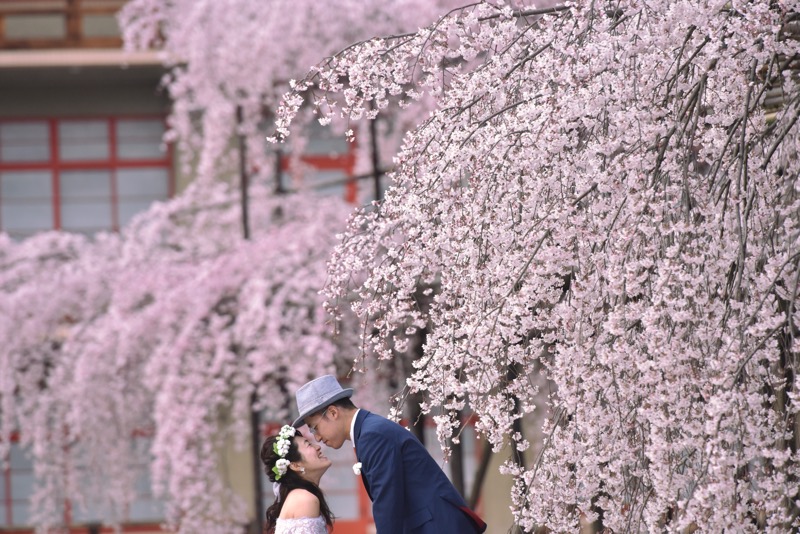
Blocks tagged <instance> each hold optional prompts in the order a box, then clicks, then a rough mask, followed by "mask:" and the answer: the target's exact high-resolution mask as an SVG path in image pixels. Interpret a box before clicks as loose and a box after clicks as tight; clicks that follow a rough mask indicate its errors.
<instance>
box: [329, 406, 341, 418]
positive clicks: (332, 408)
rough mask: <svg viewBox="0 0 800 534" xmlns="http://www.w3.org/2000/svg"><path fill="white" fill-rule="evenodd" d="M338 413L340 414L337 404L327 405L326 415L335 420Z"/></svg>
mask: <svg viewBox="0 0 800 534" xmlns="http://www.w3.org/2000/svg"><path fill="white" fill-rule="evenodd" d="M339 415H341V412H340V411H339V407H338V406H334V405H332V404H331V405H330V406H328V417H330V418H331V419H333V420H334V421H335V420H336V419H338V418H339Z"/></svg>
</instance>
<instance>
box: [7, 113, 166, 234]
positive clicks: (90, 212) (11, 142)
mask: <svg viewBox="0 0 800 534" xmlns="http://www.w3.org/2000/svg"><path fill="white" fill-rule="evenodd" d="M163 134H164V120H163V118H162V117H132V118H129V117H106V118H99V119H33V120H13V121H8V120H6V121H0V230H2V231H4V232H7V233H8V234H10V235H11V236H12V237H14V238H17V239H21V238H24V237H27V236H29V235H31V234H34V233H36V232H40V231H43V230H52V229H56V230H67V231H71V232H80V233H84V234H89V235H91V234H93V233H95V232H98V231H103V230H112V231H118V230H119V229H120V228H121V227H123V226H124V225H125V224H126V223H127V222H128V221H130V219H131V218H132V217H133V216H134V215H135V214H136V213H139V212H141V211H144V210H146V209H147V208H148V207H149V206H150V204H151V203H152V202H153V201H155V200H164V199H167V198H169V197H171V196H172V195H173V194H174V179H173V175H172V165H171V157H170V153H169V151H168V150H166V149H165V148H163V145H162V141H161V139H162V136H163Z"/></svg>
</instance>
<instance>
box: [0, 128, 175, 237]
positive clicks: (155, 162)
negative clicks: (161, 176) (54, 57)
mask: <svg viewBox="0 0 800 534" xmlns="http://www.w3.org/2000/svg"><path fill="white" fill-rule="evenodd" d="M153 120H158V121H161V123H162V124H163V125H164V129H165V130H166V129H167V124H166V116H164V115H163V114H135V115H132V114H115V115H86V116H70V117H19V118H11V117H5V118H2V119H0V125H2V124H24V123H45V124H46V126H47V131H48V146H49V151H50V157H49V159H48V160H42V161H24V162H4V161H0V173H2V172H4V171H42V172H47V173H49V175H50V181H51V189H52V199H51V209H52V215H53V218H52V227H51V228H41V229H38V230H35V231H46V230H62V229H63V217H62V209H61V203H62V194H61V190H62V187H61V174H62V173H64V172H69V171H106V172H108V173H109V175H110V179H109V182H110V183H109V190H110V193H109V203H110V206H111V225H110V227H108V228H102V230H108V231H113V232H118V231H119V230H120V228H121V226H122V225H121V224H120V196H119V193H118V179H117V171H119V170H126V169H144V168H150V169H152V168H158V169H165V170H166V173H167V197H166V198H172V197H174V196H175V189H176V177H175V165H174V164H173V160H174V158H173V150H174V149H173V147H172V145H171V144H167V146H166V150H165V151H164V152H163V153H162V155H161V157H158V158H139V159H136V158H120V157H119V140H118V138H117V129H118V124H119V122H121V121H153ZM85 121H102V122H105V125H106V131H107V135H108V137H107V139H108V145H109V146H108V157H107V158H104V159H67V160H64V159H62V158H61V155H60V153H59V152H60V150H59V149H60V144H59V142H60V133H59V126H60V125H62V124H69V123H75V122H85ZM162 142H163V141H162ZM0 180H2V178H0ZM0 210H2V204H0ZM1 214H2V211H0V215H1ZM0 221H2V219H0ZM0 232H8V233H11V234H13V233H15V231H13V230H12V231H10V232H9V231H8V230H7V229H5V228H4V227H3V226H2V223H1V222H0ZM18 233H20V234H22V233H23V232H18Z"/></svg>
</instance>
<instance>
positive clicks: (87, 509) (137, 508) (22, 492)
mask: <svg viewBox="0 0 800 534" xmlns="http://www.w3.org/2000/svg"><path fill="white" fill-rule="evenodd" d="M129 445H130V447H131V454H134V455H136V456H135V457H136V458H137V459H138V460H139V461H137V462H136V465H135V469H136V495H135V498H134V500H133V502H131V503H130V506H128V508H127V510H125V513H124V515H125V517H124V518H123V520H124V521H125V523H126V524H129V525H130V524H149V525H157V524H158V523H160V522H161V521H163V519H164V504H163V502H162V501H160V500H159V499H157V498H155V497H154V496H153V494H152V491H151V489H150V473H149V462H148V458H149V453H148V452H147V451H148V450H149V446H150V439H149V438H147V437H134V438H132V439H131V442H130V444H129ZM78 476H81V475H80V469H79V475H78ZM35 483H36V480H35V476H34V473H33V464H32V462H31V460H30V458H29V456H28V455H27V454H26V453H25V451H24V450H23V449H22V447H20V446H19V444H18V443H16V442H12V443H11V447H10V451H9V455H8V462H7V463H6V468H5V469H2V468H0V532H2V531H4V529H5V528H8V527H15V530H16V529H20V531H27V529H28V528H30V526H31V513H30V502H29V501H30V498H31V496H32V495H33V491H34V486H35ZM105 512H106V510H104V509H103V507H102V506H100V505H98V504H97V503H93V502H87V503H85V506H81V505H78V504H77V503H74V502H69V501H66V502H65V503H64V522H65V524H67V525H73V526H74V525H87V524H99V523H102V522H103V519H104V518H105V517H106V516H107V514H106V513H105Z"/></svg>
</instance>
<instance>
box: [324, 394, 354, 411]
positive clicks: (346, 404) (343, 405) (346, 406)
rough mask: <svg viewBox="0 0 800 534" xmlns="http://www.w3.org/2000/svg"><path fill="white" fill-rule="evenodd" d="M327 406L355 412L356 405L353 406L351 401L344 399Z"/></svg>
mask: <svg viewBox="0 0 800 534" xmlns="http://www.w3.org/2000/svg"><path fill="white" fill-rule="evenodd" d="M328 406H336V407H337V408H342V409H345V410H355V409H356V405H355V404H353V401H351V400H350V397H345V398H343V399H339V400H337V401H334V402H332V403H330V404H329V405H328Z"/></svg>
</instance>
